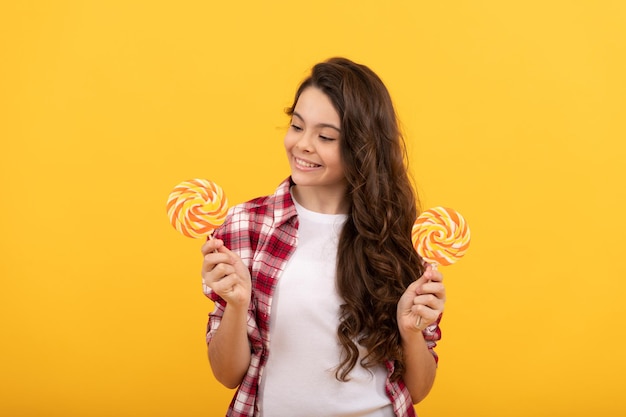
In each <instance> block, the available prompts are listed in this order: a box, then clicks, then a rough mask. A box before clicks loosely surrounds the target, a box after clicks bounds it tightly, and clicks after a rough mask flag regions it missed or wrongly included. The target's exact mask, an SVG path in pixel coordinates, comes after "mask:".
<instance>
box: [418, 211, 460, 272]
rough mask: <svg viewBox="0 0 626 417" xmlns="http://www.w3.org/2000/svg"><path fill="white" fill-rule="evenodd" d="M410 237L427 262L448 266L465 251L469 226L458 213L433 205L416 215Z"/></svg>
mask: <svg viewBox="0 0 626 417" xmlns="http://www.w3.org/2000/svg"><path fill="white" fill-rule="evenodd" d="M411 240H412V241H413V247H414V248H415V250H416V251H417V253H418V254H419V255H420V256H421V257H422V258H423V259H424V260H425V261H426V262H428V263H431V264H435V265H443V266H447V265H451V264H453V263H455V262H456V261H458V260H459V259H461V258H462V257H463V255H465V252H466V251H467V249H468V247H469V244H470V229H469V226H468V225H467V222H466V221H465V219H464V218H463V216H461V213H459V212H457V211H456V210H453V209H450V208H445V207H434V208H431V209H429V210H426V211H424V212H423V213H422V214H421V215H420V216H419V217H418V218H417V220H416V221H415V224H414V225H413V229H412V230H411Z"/></svg>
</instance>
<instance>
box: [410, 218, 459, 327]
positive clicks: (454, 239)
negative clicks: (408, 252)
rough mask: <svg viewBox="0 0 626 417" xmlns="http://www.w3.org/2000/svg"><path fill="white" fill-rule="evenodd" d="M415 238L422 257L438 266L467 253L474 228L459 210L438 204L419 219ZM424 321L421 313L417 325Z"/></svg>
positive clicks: (451, 261) (415, 229)
mask: <svg viewBox="0 0 626 417" xmlns="http://www.w3.org/2000/svg"><path fill="white" fill-rule="evenodd" d="M411 240H412V241H413V247H414V248H415V250H416V251H417V253H418V254H419V255H420V256H421V257H422V259H424V260H425V261H426V262H428V263H430V264H431V265H432V266H433V268H437V265H451V264H453V263H455V262H456V261H458V260H459V259H461V258H462V257H463V255H465V252H466V251H467V248H468V247H469V243H470V229H469V226H468V225H467V222H466V221H465V219H464V218H463V216H461V213H459V212H458V211H455V210H453V209H450V208H445V207H434V208H431V209H429V210H426V211H425V212H423V213H422V214H420V215H419V217H418V218H417V220H415V224H414V225H413V229H412V230H411ZM421 322H422V317H421V316H420V317H419V318H418V319H417V323H416V324H415V326H416V327H418V328H419V327H420V323H421Z"/></svg>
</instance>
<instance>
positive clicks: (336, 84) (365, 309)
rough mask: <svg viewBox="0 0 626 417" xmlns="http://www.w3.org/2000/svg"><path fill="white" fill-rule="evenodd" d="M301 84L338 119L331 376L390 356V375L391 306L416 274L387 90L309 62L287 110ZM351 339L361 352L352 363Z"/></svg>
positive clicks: (375, 80)
mask: <svg viewBox="0 0 626 417" xmlns="http://www.w3.org/2000/svg"><path fill="white" fill-rule="evenodd" d="M308 87H316V88H318V89H320V90H321V91H322V92H324V93H325V94H326V95H327V96H328V97H329V98H330V100H331V102H332V103H333V106H334V107H335V109H336V110H337V112H338V113H339V116H340V118H341V126H340V127H341V140H340V149H341V150H340V152H341V158H342V161H343V164H344V169H345V175H346V179H347V182H348V190H347V193H348V197H349V201H350V209H349V216H348V220H347V221H346V223H345V225H344V227H343V229H342V231H341V235H340V238H339V247H338V257H337V290H338V292H339V294H340V296H341V297H342V298H343V300H344V304H342V305H341V307H340V323H339V327H338V329H337V335H338V338H339V342H340V344H341V346H342V352H343V354H342V356H341V359H340V363H339V365H338V366H337V369H336V373H335V375H336V377H337V379H338V380H340V381H347V380H349V379H350V378H349V374H350V371H351V370H352V369H354V367H355V366H356V365H357V363H360V365H361V366H363V367H364V368H366V369H369V368H372V367H374V366H377V365H380V364H384V363H385V361H387V360H391V361H394V362H395V367H394V373H393V375H392V379H393V380H397V379H398V378H400V376H401V375H402V374H403V373H404V370H405V362H404V358H403V352H402V347H401V341H400V333H399V330H398V324H397V317H396V309H397V303H398V300H399V299H400V297H401V295H402V294H403V293H404V291H405V290H406V288H407V287H408V285H409V284H411V283H412V282H413V281H415V280H416V279H418V278H419V277H420V276H421V275H422V273H423V272H424V270H423V266H422V263H421V261H420V258H419V256H418V255H417V253H416V252H415V250H414V249H413V246H412V243H411V227H412V226H413V223H414V222H415V219H416V216H417V214H419V202H418V198H417V195H416V193H415V192H414V189H413V187H412V183H411V181H410V178H409V175H408V174H407V157H406V145H405V142H404V139H403V137H402V134H401V132H400V128H399V126H398V121H397V118H396V113H395V110H394V107H393V103H392V101H391V97H390V95H389V92H388V91H387V88H386V87H385V85H384V84H383V82H382V81H381V79H380V78H379V77H378V76H377V75H376V74H375V73H374V72H373V71H372V70H370V69H369V68H368V67H366V66H364V65H360V64H357V63H355V62H352V61H350V60H348V59H345V58H331V59H329V60H327V61H325V62H322V63H319V64H317V65H315V66H314V67H313V69H312V71H311V75H310V76H309V77H308V78H306V79H305V80H304V81H303V82H302V83H301V84H300V86H299V88H298V90H297V92H296V96H295V100H294V102H293V105H292V106H291V107H290V108H288V109H286V113H287V114H289V115H292V114H293V111H294V108H295V105H296V103H297V101H298V98H299V97H300V94H301V93H302V92H303V91H304V90H305V89H306V88H308ZM357 343H358V344H359V345H361V346H362V347H364V348H365V349H366V354H365V356H364V357H362V358H361V359H360V360H359V349H358V346H357Z"/></svg>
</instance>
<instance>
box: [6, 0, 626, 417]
mask: <svg viewBox="0 0 626 417" xmlns="http://www.w3.org/2000/svg"><path fill="white" fill-rule="evenodd" d="M625 5H626V3H625V2H623V1H621V0H615V1H608V0H598V1H591V0H589V1H582V0H580V1H575V0H571V1H566V0H555V1H545V0H541V1H539V0H527V1H517V0H516V1H500V0H472V1H470V0H467V1H451V2H448V1H446V2H437V1H408V0H407V1H379V0H376V1H369V2H364V1H357V0H354V1H331V0H319V1H315V2H310V1H307V2H300V1H293V0H292V1H282V0H281V1H273V2H257V1H239V2H236V1H233V2H226V1H222V2H212V1H176V2H174V1H146V0H143V1H132V0H130V1H128V0H115V1H113V0H111V1H19V2H17V1H16V2H8V1H6V2H3V3H2V5H1V6H0V42H1V50H0V53H1V55H0V60H1V61H0V141H1V147H0V175H1V177H0V187H1V188H0V195H1V197H0V198H1V200H2V201H1V204H0V210H1V213H0V214H1V215H0V260H1V262H0V268H1V269H0V275H1V285H0V332H1V333H0V337H1V340H2V342H1V344H0V369H1V371H0V384H1V385H2V386H1V387H0V415H3V416H63V417H71V416H80V417H85V416H86V417H92V416H93V417H95V416H137V417H139V416H146V417H148V416H149V417H158V416H219V415H223V413H224V412H225V410H226V407H227V404H228V402H229V401H230V397H231V395H232V393H231V392H230V391H228V390H226V389H224V388H222V387H220V385H219V384H218V383H217V382H215V381H214V379H213V378H212V376H211V374H210V370H209V366H208V363H207V361H206V353H205V346H204V328H205V323H206V319H207V313H208V312H209V311H210V309H211V305H210V302H209V301H208V300H207V299H205V298H204V296H203V295H202V293H201V288H200V278H199V277H200V276H199V267H200V261H201V260H200V256H199V247H200V242H198V241H194V240H191V239H188V238H185V237H183V236H182V235H179V234H178V233H177V232H176V231H175V230H174V229H173V228H171V227H170V226H169V224H168V222H167V218H166V214H165V201H166V198H167V195H168V194H169V191H170V190H171V188H172V187H173V186H174V185H175V184H177V183H178V182H180V181H182V180H185V179H189V178H195V177H206V178H210V179H212V180H214V181H216V182H218V183H219V184H221V185H222V186H223V187H224V189H225V190H226V192H227V193H228V196H229V199H230V201H231V203H238V202H242V201H244V200H247V199H249V198H252V197H255V196H258V195H262V194H267V193H270V192H272V191H273V189H274V188H275V186H276V185H277V184H278V183H279V182H280V181H281V180H282V179H283V178H284V177H285V176H286V175H287V174H288V167H287V164H286V162H285V158H284V155H283V149H282V137H283V132H284V128H285V126H286V123H287V119H286V117H285V116H284V114H283V113H282V110H283V108H284V107H285V106H287V105H289V104H290V103H291V99H292V96H293V93H294V90H295V88H296V86H297V84H298V82H299V81H300V80H301V79H302V77H303V76H304V75H305V74H306V72H307V70H308V69H309V68H310V66H311V65H313V64H314V63H316V62H318V61H320V60H323V59H325V58H328V57H330V56H334V55H345V56H347V57H349V58H352V59H354V60H357V61H360V62H363V63H366V64H367V65H369V66H370V67H371V68H373V69H374V70H375V71H376V72H378V73H379V74H380V75H381V77H382V78H383V79H384V81H385V82H386V83H387V85H388V87H389V89H390V90H391V93H392V95H393V97H394V99H395V101H396V104H397V109H398V113H399V115H400V118H401V120H402V123H403V127H404V130H405V132H406V134H407V137H408V141H409V150H410V159H411V169H412V172H413V173H414V175H415V178H416V181H417V184H418V186H419V189H420V193H421V196H422V200H423V206H424V207H430V206H434V205H446V206H452V207H455V208H457V209H458V210H459V211H461V212H462V213H463V214H464V215H465V217H466V218H467V220H468V221H469V222H470V225H471V228H472V232H473V242H472V246H471V248H470V251H469V252H468V254H467V256H466V258H465V259H464V260H462V261H461V262H460V263H459V264H457V265H454V266H451V267H448V268H445V270H444V273H445V276H446V282H447V289H448V303H447V307H446V308H447V310H446V314H445V318H444V322H443V340H442V341H441V343H440V345H439V347H438V352H439V354H440V357H441V362H440V369H439V374H438V378H437V382H436V386H435V388H434V390H433V392H432V393H431V395H430V396H429V397H428V399H427V400H425V401H424V402H423V403H422V404H419V405H418V406H417V410H418V412H419V414H420V415H421V416H422V417H424V416H430V417H435V416H442V417H447V416H465V417H472V416H475V417H487V416H494V417H496V416H497V417H500V416H511V417H514V416H527V415H533V416H565V415H567V416H588V415H602V416H617V415H624V414H625V413H626V403H625V402H624V400H623V390H624V386H626V361H625V359H624V358H625V355H624V352H625V351H626V326H625V325H624V323H623V319H624V318H625V317H626V307H625V306H626V301H625V300H624V296H625V295H626V294H625V293H626V291H625V290H626V283H625V280H626V269H625V267H624V249H625V246H626V245H625V243H624V242H625V238H624V234H625V232H626V220H625V218H626V216H625V213H626V202H625V188H626V187H625V186H624V179H625V178H626V175H625V173H626V170H625V168H624V160H626V145H625V142H626V128H625V123H624V120H625V119H626V118H625V116H626V85H625V77H624V74H626V58H625V57H626V48H625V40H626V6H625Z"/></svg>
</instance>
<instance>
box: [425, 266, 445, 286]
mask: <svg viewBox="0 0 626 417" xmlns="http://www.w3.org/2000/svg"><path fill="white" fill-rule="evenodd" d="M422 278H425V279H426V281H436V282H441V281H443V274H442V273H441V271H439V270H438V269H437V268H434V267H433V266H432V265H428V266H427V267H426V270H425V271H424V274H423V275H422Z"/></svg>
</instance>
